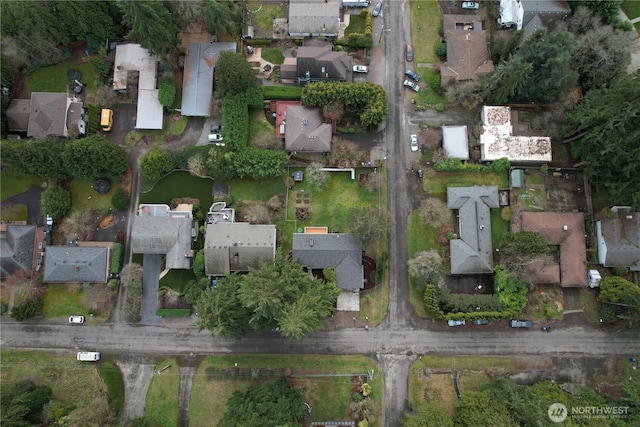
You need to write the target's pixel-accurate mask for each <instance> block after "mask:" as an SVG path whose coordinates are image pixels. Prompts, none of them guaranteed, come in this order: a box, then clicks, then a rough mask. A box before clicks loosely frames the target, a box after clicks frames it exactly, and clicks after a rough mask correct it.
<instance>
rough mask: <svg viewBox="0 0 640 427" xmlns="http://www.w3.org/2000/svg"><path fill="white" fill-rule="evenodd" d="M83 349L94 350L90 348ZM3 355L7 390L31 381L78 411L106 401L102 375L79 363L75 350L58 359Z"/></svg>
mask: <svg viewBox="0 0 640 427" xmlns="http://www.w3.org/2000/svg"><path fill="white" fill-rule="evenodd" d="M83 349H86V350H92V349H91V348H89V347H87V348H83ZM94 350H95V349H94ZM61 354H62V355H61ZM0 355H1V357H2V364H1V365H0V382H1V383H2V385H3V387H4V386H5V385H7V384H12V383H14V382H17V381H20V380H25V379H31V380H33V381H34V382H36V383H37V384H43V385H47V386H49V387H51V390H52V391H53V395H54V396H55V398H56V399H57V400H61V401H63V402H65V403H73V404H74V405H76V406H77V407H83V406H85V405H87V404H88V403H89V402H91V401H92V400H93V399H95V398H104V397H103V396H104V395H105V391H106V390H105V385H104V383H103V381H102V379H101V378H100V376H99V375H98V369H97V365H96V364H95V363H87V362H78V361H77V360H76V350H75V349H73V348H70V349H69V350H66V351H64V352H62V353H61V352H58V353H56V354H55V355H54V353H51V354H50V353H43V352H37V351H34V350H29V351H13V350H3V351H2V352H1V353H0Z"/></svg>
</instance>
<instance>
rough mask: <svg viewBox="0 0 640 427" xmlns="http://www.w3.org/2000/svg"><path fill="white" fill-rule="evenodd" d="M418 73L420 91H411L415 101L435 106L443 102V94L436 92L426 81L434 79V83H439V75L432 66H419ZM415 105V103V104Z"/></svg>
mask: <svg viewBox="0 0 640 427" xmlns="http://www.w3.org/2000/svg"><path fill="white" fill-rule="evenodd" d="M417 72H418V74H420V77H421V80H420V92H418V93H415V92H411V97H412V98H416V102H418V103H420V105H423V106H435V105H436V104H440V103H443V102H444V96H443V95H441V94H439V93H438V92H436V91H435V90H433V89H432V88H431V86H430V85H429V84H428V83H427V82H428V81H434V84H435V83H437V84H438V85H439V84H440V75H439V74H437V73H436V72H435V71H434V70H433V68H430V67H420V68H418V69H417ZM416 105H417V104H416Z"/></svg>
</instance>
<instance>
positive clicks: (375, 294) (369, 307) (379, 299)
mask: <svg viewBox="0 0 640 427" xmlns="http://www.w3.org/2000/svg"><path fill="white" fill-rule="evenodd" d="M388 272H389V269H385V275H384V278H383V279H382V283H381V284H379V285H378V286H376V287H375V289H371V290H369V291H365V292H360V311H359V312H358V318H359V319H360V320H362V321H364V320H365V319H366V318H367V317H368V318H369V322H370V323H372V324H378V323H380V322H382V321H383V320H384V317H385V316H386V315H387V309H388V308H389V277H388Z"/></svg>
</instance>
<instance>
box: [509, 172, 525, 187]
mask: <svg viewBox="0 0 640 427" xmlns="http://www.w3.org/2000/svg"><path fill="white" fill-rule="evenodd" d="M522 172H523V171H522V169H512V170H511V187H512V188H520V187H523V186H524V173H522Z"/></svg>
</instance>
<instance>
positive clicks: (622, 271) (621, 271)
mask: <svg viewBox="0 0 640 427" xmlns="http://www.w3.org/2000/svg"><path fill="white" fill-rule="evenodd" d="M611 272H612V273H613V274H614V276H626V275H627V274H629V269H628V268H627V267H621V266H620V267H613V268H612V269H611Z"/></svg>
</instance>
